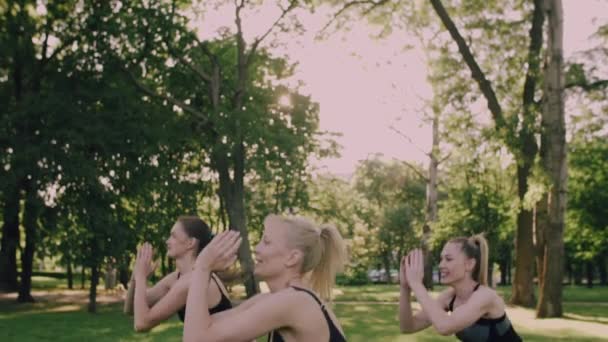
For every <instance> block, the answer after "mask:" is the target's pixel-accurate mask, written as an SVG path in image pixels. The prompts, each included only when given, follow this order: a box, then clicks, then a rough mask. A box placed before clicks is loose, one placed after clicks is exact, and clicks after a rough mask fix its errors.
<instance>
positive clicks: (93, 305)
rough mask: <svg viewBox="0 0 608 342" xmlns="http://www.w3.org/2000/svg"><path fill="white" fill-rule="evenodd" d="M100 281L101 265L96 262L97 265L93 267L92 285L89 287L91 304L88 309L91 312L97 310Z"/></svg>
mask: <svg viewBox="0 0 608 342" xmlns="http://www.w3.org/2000/svg"><path fill="white" fill-rule="evenodd" d="M98 283H99V265H97V263H96V262H95V265H93V266H92V267H91V287H90V288H89V305H88V311H89V312H90V313H96V312H97V284H98Z"/></svg>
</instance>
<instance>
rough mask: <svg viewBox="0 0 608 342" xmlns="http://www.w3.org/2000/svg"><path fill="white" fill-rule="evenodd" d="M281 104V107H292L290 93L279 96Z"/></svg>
mask: <svg viewBox="0 0 608 342" xmlns="http://www.w3.org/2000/svg"><path fill="white" fill-rule="evenodd" d="M279 105H280V106H281V107H291V97H290V96H289V95H287V94H286V95H282V96H281V97H279Z"/></svg>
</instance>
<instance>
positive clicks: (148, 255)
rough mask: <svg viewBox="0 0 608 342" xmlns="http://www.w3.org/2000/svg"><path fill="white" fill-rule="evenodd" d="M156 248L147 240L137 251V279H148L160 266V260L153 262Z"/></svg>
mask: <svg viewBox="0 0 608 342" xmlns="http://www.w3.org/2000/svg"><path fill="white" fill-rule="evenodd" d="M153 255H154V250H153V249H152V245H151V244H150V243H148V242H145V243H144V244H143V245H142V246H141V247H139V250H138V251H137V259H135V269H134V270H133V275H134V278H135V279H138V278H139V279H147V278H148V277H149V276H150V274H152V273H153V272H154V270H155V269H156V267H157V266H158V261H156V262H152V257H153Z"/></svg>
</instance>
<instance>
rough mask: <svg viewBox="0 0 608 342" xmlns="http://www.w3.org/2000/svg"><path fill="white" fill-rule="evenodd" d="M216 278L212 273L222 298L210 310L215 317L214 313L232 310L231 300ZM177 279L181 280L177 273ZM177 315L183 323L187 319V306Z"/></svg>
mask: <svg viewBox="0 0 608 342" xmlns="http://www.w3.org/2000/svg"><path fill="white" fill-rule="evenodd" d="M215 277H216V275H215V274H213V273H212V274H211V279H213V281H214V282H215V284H216V285H217V288H218V289H219V290H220V295H221V298H220V302H219V303H217V305H216V306H214V307H212V308H210V309H209V314H210V315H213V314H214V313H217V312H221V311H224V310H228V309H231V308H232V303H231V302H230V298H228V296H227V295H225V294H224V291H222V287H221V286H220V284H219V282H218V281H217V279H216V278H215ZM177 279H179V273H177ZM177 315H178V316H179V319H180V320H181V321H182V322H183V321H184V320H185V319H186V306H185V305H184V307H183V308H181V309H179V311H177Z"/></svg>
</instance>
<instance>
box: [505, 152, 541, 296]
mask: <svg viewBox="0 0 608 342" xmlns="http://www.w3.org/2000/svg"><path fill="white" fill-rule="evenodd" d="M529 162H530V163H531V161H529ZM531 166H532V165H531V164H528V165H523V166H518V167H517V175H518V189H519V200H520V202H523V199H524V196H525V194H526V192H527V191H528V176H529V175H530V167H531ZM532 223H533V215H532V211H530V210H528V209H525V208H523V205H522V206H521V207H520V211H519V213H518V214H517V235H516V236H517V238H516V240H515V251H516V254H515V278H514V279H513V284H512V288H513V289H512V294H511V303H512V304H515V305H522V306H525V307H533V306H534V302H535V299H534V283H533V281H532V280H533V279H534V262H533V261H532V260H535V253H534V243H533V241H532Z"/></svg>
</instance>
